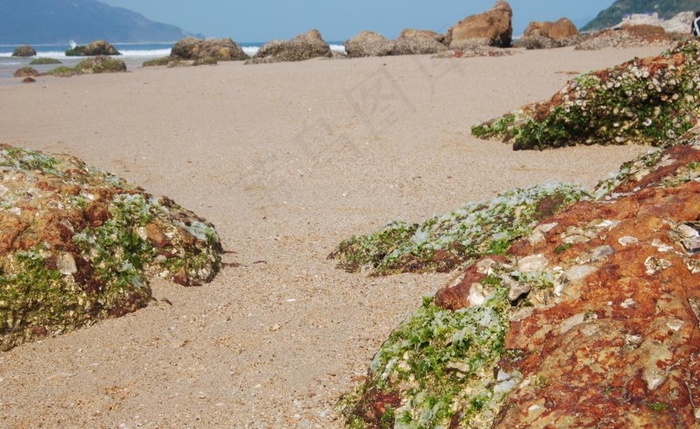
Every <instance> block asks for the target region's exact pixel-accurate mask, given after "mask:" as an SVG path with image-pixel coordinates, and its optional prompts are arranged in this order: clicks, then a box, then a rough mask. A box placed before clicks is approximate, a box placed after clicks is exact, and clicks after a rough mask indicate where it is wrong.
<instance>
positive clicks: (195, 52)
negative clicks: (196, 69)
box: [160, 37, 248, 65]
mask: <svg viewBox="0 0 700 429" xmlns="http://www.w3.org/2000/svg"><path fill="white" fill-rule="evenodd" d="M166 58H167V59H161V60H160V61H162V62H164V63H165V64H164V65H167V64H168V63H170V62H176V61H179V60H190V61H204V60H210V61H211V60H216V61H243V60H247V59H248V54H246V53H245V52H243V49H241V47H240V46H239V45H238V44H237V43H236V42H234V41H233V40H232V39H229V38H226V39H209V40H203V39H197V38H195V37H187V38H184V39H182V40H179V41H178V42H177V43H175V44H174V45H173V47H172V48H171V49H170V56H169V57H166Z"/></svg>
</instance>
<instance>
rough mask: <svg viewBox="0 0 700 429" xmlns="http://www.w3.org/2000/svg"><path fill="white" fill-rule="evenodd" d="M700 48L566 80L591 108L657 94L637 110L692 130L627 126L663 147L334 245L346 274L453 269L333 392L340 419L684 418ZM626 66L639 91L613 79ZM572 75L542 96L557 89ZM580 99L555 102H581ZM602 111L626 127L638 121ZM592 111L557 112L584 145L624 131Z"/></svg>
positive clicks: (531, 421)
mask: <svg viewBox="0 0 700 429" xmlns="http://www.w3.org/2000/svg"><path fill="white" fill-rule="evenodd" d="M699 49H700V44H699V43H698V42H696V41H691V42H684V43H680V44H679V45H678V46H676V47H675V48H674V49H672V50H670V51H669V52H667V53H665V54H663V55H661V56H660V57H655V58H648V59H641V60H639V59H637V60H633V61H630V62H628V63H625V64H623V65H621V66H619V67H613V68H611V69H608V70H601V71H598V72H593V73H591V74H590V75H592V76H595V77H596V79H594V80H593V81H591V80H590V79H589V80H588V81H587V82H589V83H590V84H589V85H588V86H586V87H585V88H583V90H585V91H583V90H580V91H579V92H590V93H593V94H598V95H596V96H600V92H606V91H608V92H610V93H611V94H610V96H609V97H605V98H602V99H600V101H599V103H598V105H599V108H601V109H602V108H603V106H607V110H606V111H610V112H614V111H615V109H619V110H622V109H624V108H625V106H626V105H625V100H627V102H628V103H634V98H636V97H639V98H641V99H645V100H655V99H656V98H658V97H660V94H661V95H663V97H664V99H663V100H659V101H658V102H656V104H654V102H652V101H650V103H652V106H651V107H650V109H652V110H654V111H664V109H665V106H664V105H663V103H668V104H672V106H671V107H670V108H669V109H667V110H668V111H669V112H672V113H669V114H670V119H669V120H670V121H671V122H672V123H673V121H674V118H675V119H677V118H685V119H684V120H685V121H687V124H686V125H688V126H690V128H689V129H687V130H686V132H685V133H683V134H682V135H681V134H680V132H681V131H682V130H680V129H679V130H677V132H678V134H677V135H676V134H673V135H671V134H670V133H669V132H667V131H662V132H660V133H656V134H654V135H653V136H647V138H644V139H641V140H634V139H633V140H632V141H638V142H640V143H645V144H653V145H655V146H659V147H664V148H665V149H661V148H654V149H652V150H650V151H649V152H648V153H646V154H643V155H641V156H639V157H638V158H637V159H635V160H633V161H630V162H628V163H625V164H624V165H622V166H621V168H620V170H619V172H618V173H617V174H616V175H615V176H613V177H611V178H608V179H605V180H602V181H601V182H599V184H598V185H597V187H596V189H595V190H594V191H593V192H591V193H586V192H585V191H582V190H580V189H577V188H576V187H571V188H565V187H561V186H557V187H553V186H552V185H546V186H538V187H535V188H531V189H527V190H513V191H509V192H507V193H505V194H503V195H500V196H499V197H497V198H496V199H494V200H492V201H483V202H479V203H473V204H470V205H468V206H465V207H463V208H462V209H460V210H457V211H455V212H453V213H450V214H447V215H442V216H436V217H434V218H432V219H429V220H428V221H426V222H425V223H424V224H421V225H411V224H404V223H400V222H395V223H392V224H390V225H389V226H387V227H386V228H384V229H383V230H381V231H379V232H377V233H375V234H372V235H369V236H359V237H353V238H351V239H349V240H346V241H344V242H343V243H341V244H340V245H339V247H338V249H337V250H336V251H335V252H333V253H332V254H331V257H332V258H336V259H338V261H339V265H340V267H341V268H345V269H351V270H353V271H356V270H359V269H364V270H368V272H369V273H371V274H372V275H386V274H392V273H396V272H405V271H420V272H423V271H430V270H435V271H445V270H447V271H449V270H453V269H459V270H460V271H461V274H460V276H459V277H458V278H457V280H456V282H454V283H453V284H448V285H446V286H445V287H444V288H442V289H440V290H438V291H437V292H436V293H435V295H434V296H432V297H428V298H425V300H424V302H423V305H422V306H421V307H420V308H419V309H418V310H416V311H415V312H414V313H413V314H412V315H411V316H410V317H409V318H408V319H407V320H406V321H405V322H404V323H402V324H401V325H400V326H399V327H398V328H397V329H396V330H395V331H394V332H393V333H392V334H391V335H390V336H389V338H388V339H387V340H386V342H385V343H384V344H383V345H382V347H381V348H380V350H379V351H378V352H377V354H376V355H375V357H374V359H373V360H372V362H371V364H370V366H369V369H368V372H367V376H366V379H365V381H364V382H363V383H362V384H361V385H359V386H357V388H356V390H354V391H352V392H349V393H348V394H347V395H346V396H345V398H344V399H343V401H342V403H341V405H342V409H343V412H344V414H345V417H346V419H347V424H348V426H349V427H353V428H369V427H396V426H400V427H466V428H483V427H493V428H511V427H525V426H527V427H580V428H589V427H590V428H594V427H601V426H605V427H627V426H629V425H633V426H634V427H654V428H676V427H694V426H696V425H697V422H698V421H700V407H699V406H698V404H700V402H698V398H700V381H699V380H698V379H697V377H696V374H697V371H698V370H700V363H699V362H700V360H699V359H698V355H699V354H700V281H699V280H700V279H699V277H698V276H700V132H699V131H698V129H697V119H698V117H699V116H700V115H698V113H699V110H698V108H697V106H696V103H693V102H692V101H693V100H694V99H693V100H690V99H686V97H689V96H697V87H698V86H697V85H698V84H700V82H698V81H697V76H698V73H697V69H696V66H697V61H698V58H699V55H698V52H699ZM686 73H687V74H686ZM628 74H632V75H633V76H634V79H636V80H635V82H636V84H635V85H633V86H632V88H634V89H635V91H639V92H640V94H636V93H635V94H634V96H632V95H631V94H628V93H627V91H629V90H630V89H631V88H622V87H623V86H624V84H623V83H621V82H624V79H626V77H625V76H627V75H628ZM686 78H687V79H686ZM676 80H678V81H679V83H680V85H679V86H676V85H675V83H672V81H676ZM573 82H574V83H570V84H569V85H567V87H566V88H565V90H562V91H561V92H560V93H558V94H556V95H555V96H554V97H553V99H552V100H555V101H556V100H559V99H562V98H566V97H570V96H571V95H572V93H571V91H569V89H571V88H577V87H579V84H578V83H575V82H577V81H576V80H574V81H573ZM616 83H620V85H619V86H618V87H616ZM660 87H661V88H662V89H661V90H660V89H659V88H660ZM617 88H620V89H619V90H616V89H617ZM667 89H668V91H667ZM641 93H644V94H646V97H644V96H642V95H641ZM577 97H578V98H571V99H570V100H568V101H571V100H573V101H574V104H575V105H576V104H579V103H577V102H576V101H578V102H580V104H583V103H584V102H586V103H592V101H591V99H588V98H586V97H587V95H586V94H578V95H577ZM680 98H684V99H686V101H689V102H688V103H685V102H682V103H677V101H678V99H680ZM630 99H631V100H630ZM674 103H675V104H674ZM550 104H552V103H546V106H549V105H550ZM534 110H535V111H537V109H534ZM539 110H540V111H541V112H540V114H535V115H533V116H532V118H531V120H532V121H542V123H541V124H540V125H541V129H542V130H546V129H547V127H548V126H550V125H551V124H552V121H551V120H550V119H547V118H548V116H547V115H546V113H547V112H548V111H549V110H548V109H543V108H542V109H539ZM611 114H612V113H611ZM614 114H615V115H618V114H620V115H622V118H626V120H627V121H628V124H627V125H626V126H625V128H626V132H628V133H630V135H637V134H640V135H643V132H644V130H645V128H646V127H648V126H651V124H648V121H646V120H641V121H636V120H633V119H634V118H632V117H631V116H629V115H628V114H626V113H624V112H622V113H620V112H615V113H614ZM601 115H603V114H601V113H598V114H596V115H592V116H583V117H581V123H576V124H570V125H571V126H575V127H584V128H585V129H588V130H589V132H588V133H584V137H583V138H585V136H586V135H598V136H600V138H597V139H595V140H593V141H591V142H590V143H597V144H606V143H611V144H616V143H619V142H618V141H616V139H615V136H610V135H609V134H608V131H607V130H603V131H598V132H596V131H595V130H594V128H595V127H601V128H602V127H606V126H608V125H607V124H606V123H605V122H597V121H596V117H598V116H601ZM658 115H661V113H658V114H657V116H658ZM577 117H579V116H577ZM618 119H619V118H618ZM619 120H622V119H619ZM582 123H583V124H582ZM555 128H556V127H555ZM684 128H685V127H684ZM574 129H576V130H578V129H579V128H574ZM635 130H636V131H635ZM576 136H577V134H576V133H572V137H571V138H575V137H576ZM604 136H608V137H607V138H608V140H605V138H604ZM558 146H565V144H557V145H554V147H558ZM546 147H553V146H543V147H542V148H546Z"/></svg>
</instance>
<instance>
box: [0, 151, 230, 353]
mask: <svg viewBox="0 0 700 429" xmlns="http://www.w3.org/2000/svg"><path fill="white" fill-rule="evenodd" d="M0 166H1V167H2V168H0V195H1V196H2V205H0V285H1V287H0V350H7V349H9V348H12V347H14V346H16V345H18V344H21V343H23V342H26V341H31V340H34V339H37V338H42V337H45V336H47V335H53V334H58V333H63V332H66V331H70V330H72V329H75V328H77V327H80V326H84V325H88V324H91V323H95V321H97V320H99V319H102V318H106V317H117V316H121V315H123V314H126V313H128V312H132V311H134V310H137V309H139V308H141V307H144V306H146V305H147V304H148V302H149V298H150V296H151V290H150V288H149V285H148V279H149V277H150V276H154V275H158V276H162V277H167V278H170V279H171V280H172V281H174V282H176V283H179V284H182V285H199V284H202V283H203V282H207V281H209V280H211V279H212V278H213V277H214V275H215V274H216V273H217V271H218V269H219V267H220V253H221V245H220V242H219V238H218V236H217V233H216V231H215V230H214V227H213V225H212V224H210V223H208V222H207V221H206V220H204V219H202V218H200V217H198V216H196V215H195V214H194V213H192V212H190V211H188V210H185V209H184V208H182V207H180V206H178V205H177V204H175V203H174V202H173V201H172V200H170V199H168V198H166V197H161V198H156V197H154V196H152V195H150V194H148V193H146V192H144V191H143V190H142V189H140V188H137V187H135V186H132V185H130V184H128V183H126V182H125V181H123V180H122V179H119V178H117V177H115V176H112V175H110V174H107V173H104V172H101V171H99V170H96V169H94V168H91V167H89V166H87V165H85V163H83V162H82V161H80V160H78V159H76V158H74V157H70V156H66V155H58V156H49V155H45V154H43V153H40V152H34V151H30V150H24V149H18V148H15V147H11V146H8V145H0Z"/></svg>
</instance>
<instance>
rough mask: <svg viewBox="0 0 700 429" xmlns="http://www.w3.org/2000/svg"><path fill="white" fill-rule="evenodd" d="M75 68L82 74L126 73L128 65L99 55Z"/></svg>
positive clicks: (116, 59) (83, 61)
mask: <svg viewBox="0 0 700 429" xmlns="http://www.w3.org/2000/svg"><path fill="white" fill-rule="evenodd" d="M75 68H76V69H77V70H78V72H79V73H80V74H96V73H120V72H125V71H126V63H124V61H122V60H120V59H118V58H111V57H107V56H104V55H98V56H96V57H92V58H87V59H84V60H82V61H81V62H79V63H78V65H77V66H76V67H75Z"/></svg>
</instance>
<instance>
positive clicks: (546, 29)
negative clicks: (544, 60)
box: [517, 18, 582, 49]
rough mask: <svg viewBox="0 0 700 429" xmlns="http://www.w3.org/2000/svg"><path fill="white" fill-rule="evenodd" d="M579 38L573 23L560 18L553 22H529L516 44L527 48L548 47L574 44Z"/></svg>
mask: <svg viewBox="0 0 700 429" xmlns="http://www.w3.org/2000/svg"><path fill="white" fill-rule="evenodd" d="M581 40H582V36H581V33H579V31H578V29H577V28H576V26H575V25H574V23H573V22H571V21H570V20H569V19H567V18H561V19H559V20H558V21H554V22H548V21H545V22H531V23H530V24H529V25H528V26H527V28H526V29H525V33H524V34H523V37H522V38H521V39H520V40H519V41H518V43H517V45H518V46H523V47H525V48H528V49H542V48H544V49H548V48H560V47H563V46H571V45H575V44H577V43H579V42H580V41H581Z"/></svg>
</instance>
